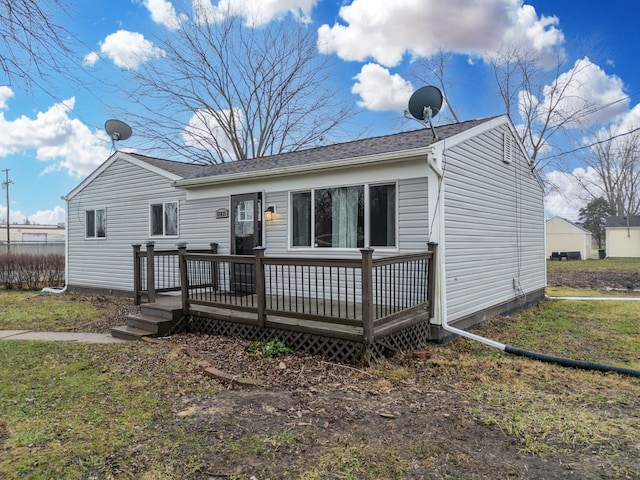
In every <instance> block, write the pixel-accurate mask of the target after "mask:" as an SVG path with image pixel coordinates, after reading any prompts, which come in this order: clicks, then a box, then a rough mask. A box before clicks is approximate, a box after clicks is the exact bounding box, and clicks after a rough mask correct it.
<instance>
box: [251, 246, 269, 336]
mask: <svg viewBox="0 0 640 480" xmlns="http://www.w3.org/2000/svg"><path fill="white" fill-rule="evenodd" d="M265 250H266V249H265V247H255V248H254V249H253V253H254V254H255V256H256V295H257V297H258V298H257V300H258V326H259V327H260V328H264V326H265V323H266V319H267V315H266V314H265V310H266V309H267V298H266V289H265V281H264V264H263V263H262V259H263V258H264V251H265Z"/></svg>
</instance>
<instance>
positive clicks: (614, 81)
mask: <svg viewBox="0 0 640 480" xmlns="http://www.w3.org/2000/svg"><path fill="white" fill-rule="evenodd" d="M623 87H624V84H623V82H622V80H621V79H620V78H619V77H617V76H616V75H607V74H606V73H605V71H604V70H602V69H601V68H600V67H599V66H598V65H596V64H594V63H592V62H591V61H590V60H589V58H587V57H584V58H581V59H579V60H577V61H576V62H575V64H574V66H573V67H572V68H571V70H569V71H568V72H565V73H563V74H562V75H560V76H559V77H558V78H557V79H556V80H555V82H554V83H553V84H552V85H547V86H546V87H545V88H544V100H543V101H542V104H541V105H540V111H539V112H538V113H539V116H540V117H543V118H544V117H546V115H547V112H548V110H549V108H554V113H553V115H552V123H553V124H556V125H557V124H560V123H562V122H563V120H564V119H566V118H571V117H573V116H574V115H576V113H577V114H578V117H577V118H576V120H575V121H572V122H570V123H569V124H568V125H567V126H570V127H572V128H578V127H588V126H591V125H595V124H600V123H605V122H610V121H612V120H613V119H614V118H615V117H616V116H618V115H620V114H623V113H625V112H626V111H628V108H629V98H628V97H627V95H626V94H625V93H624V91H623ZM558 95H562V100H561V101H560V102H559V103H558V104H554V102H556V101H557V100H555V99H554V98H553V97H554V96H555V97H556V98H558Z"/></svg>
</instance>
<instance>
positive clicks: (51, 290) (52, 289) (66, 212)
mask: <svg viewBox="0 0 640 480" xmlns="http://www.w3.org/2000/svg"><path fill="white" fill-rule="evenodd" d="M62 199H63V200H64V202H65V203H64V206H65V208H64V286H63V287H44V288H43V289H42V290H41V291H40V293H64V292H66V291H67V286H68V285H69V279H68V275H69V200H68V199H67V197H62Z"/></svg>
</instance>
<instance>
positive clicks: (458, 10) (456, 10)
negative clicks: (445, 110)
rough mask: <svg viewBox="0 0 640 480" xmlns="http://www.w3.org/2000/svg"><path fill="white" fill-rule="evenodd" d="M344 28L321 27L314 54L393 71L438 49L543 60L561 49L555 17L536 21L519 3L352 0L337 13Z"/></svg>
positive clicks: (511, 0)
mask: <svg viewBox="0 0 640 480" xmlns="http://www.w3.org/2000/svg"><path fill="white" fill-rule="evenodd" d="M340 17H341V18H342V20H343V21H344V24H339V23H336V24H334V25H333V26H329V25H322V26H321V27H320V28H319V29H318V49H319V50H320V51H321V52H324V53H336V54H337V55H338V56H339V57H341V58H342V59H344V60H358V61H364V60H365V59H367V58H373V59H375V60H376V61H377V62H379V63H381V64H383V65H385V66H388V67H391V66H395V65H397V64H398V63H400V61H401V60H402V58H403V56H404V54H405V53H408V54H410V55H412V56H417V57H429V56H431V55H432V54H434V53H436V52H437V51H438V49H440V48H444V49H445V50H446V51H450V52H455V53H461V54H465V55H471V56H479V57H486V56H488V55H490V54H491V53H493V52H495V51H496V50H498V49H500V48H501V47H502V46H503V45H504V44H508V45H514V44H515V45H519V46H521V47H523V48H525V49H526V50H527V51H532V52H535V53H536V54H538V55H539V56H540V58H541V59H542V60H544V59H545V57H547V56H548V55H550V54H552V51H551V50H553V49H554V48H557V47H559V46H561V45H562V44H563V42H564V36H563V34H562V32H561V31H560V30H558V29H557V28H556V25H557V24H558V19H557V18H556V17H538V15H537V14H536V11H535V9H534V8H533V7H531V6H530V5H523V4H522V0H450V1H447V2H443V1H441V0H421V1H411V0H403V1H394V2H390V1H388V0H353V2H352V3H351V4H350V5H346V6H343V7H341V8H340Z"/></svg>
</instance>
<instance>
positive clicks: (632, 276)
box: [547, 269, 640, 294]
mask: <svg viewBox="0 0 640 480" xmlns="http://www.w3.org/2000/svg"><path fill="white" fill-rule="evenodd" d="M547 285H549V286H550V287H558V286H560V287H569V288H578V289H587V290H600V291H615V292H621V293H629V294H638V292H640V271H635V272H634V271H619V270H614V269H611V270H600V271H595V272H589V271H584V270H562V271H554V270H549V271H547Z"/></svg>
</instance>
